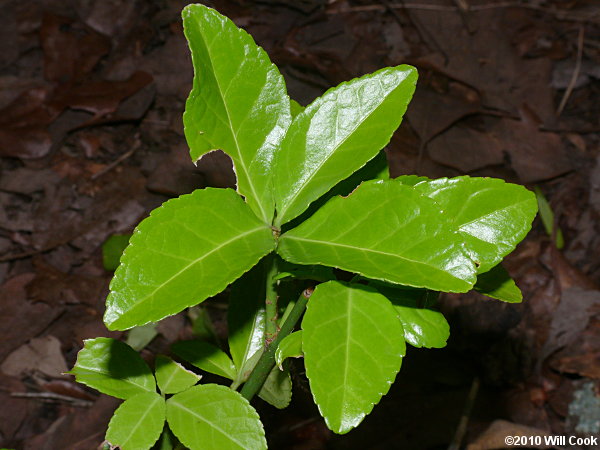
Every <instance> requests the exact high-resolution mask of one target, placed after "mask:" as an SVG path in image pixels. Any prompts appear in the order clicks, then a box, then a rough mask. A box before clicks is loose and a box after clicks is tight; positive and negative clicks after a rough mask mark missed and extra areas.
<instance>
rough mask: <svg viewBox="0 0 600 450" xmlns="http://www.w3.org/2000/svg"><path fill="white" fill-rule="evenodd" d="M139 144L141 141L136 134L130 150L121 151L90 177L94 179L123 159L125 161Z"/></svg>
mask: <svg viewBox="0 0 600 450" xmlns="http://www.w3.org/2000/svg"><path fill="white" fill-rule="evenodd" d="M140 146H141V141H140V140H139V137H138V136H136V139H135V143H134V144H133V147H131V149H130V150H128V151H127V152H125V153H123V154H122V155H121V156H119V157H118V158H117V159H115V160H114V161H113V162H111V163H110V164H109V165H108V166H106V167H105V168H103V169H102V170H100V171H98V172H96V173H95V174H94V175H92V176H91V177H90V178H91V179H92V180H95V179H97V178H100V177H101V176H102V175H104V174H105V173H107V172H110V171H111V170H113V169H114V168H115V167H117V166H118V165H119V164H121V163H122V162H123V161H125V160H126V159H127V158H129V157H131V155H133V154H134V153H135V152H136V150H137V149H138V148H140Z"/></svg>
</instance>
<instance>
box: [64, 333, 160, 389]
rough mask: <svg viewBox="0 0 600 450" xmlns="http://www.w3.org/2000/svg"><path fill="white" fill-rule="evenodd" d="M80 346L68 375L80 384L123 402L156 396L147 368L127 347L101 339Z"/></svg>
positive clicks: (113, 340)
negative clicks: (130, 398) (146, 396)
mask: <svg viewBox="0 0 600 450" xmlns="http://www.w3.org/2000/svg"><path fill="white" fill-rule="evenodd" d="M83 342H84V347H83V348H82V349H81V350H80V351H79V353H78V354H77V362H76V363H75V367H73V370H71V371H69V372H67V373H70V374H72V375H75V379H76V380H77V381H78V382H79V383H83V384H85V385H86V386H89V387H92V388H94V389H97V390H98V391H100V392H102V393H104V394H108V395H112V396H113V397H117V398H123V399H127V398H129V397H133V396H134V395H136V394H143V393H146V392H156V381H154V376H153V375H152V372H151V371H150V367H148V365H147V364H146V363H145V362H144V360H143V359H142V358H141V357H140V355H138V353H137V352H136V351H135V350H133V349H132V348H131V347H129V346H128V345H127V344H124V343H123V342H121V341H117V340H115V339H110V338H102V337H100V338H95V339H86V340H85V341H83Z"/></svg>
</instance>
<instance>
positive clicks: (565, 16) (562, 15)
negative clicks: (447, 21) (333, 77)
mask: <svg viewBox="0 0 600 450" xmlns="http://www.w3.org/2000/svg"><path fill="white" fill-rule="evenodd" d="M388 6H389V7H390V8H394V9H409V10H410V9H416V10H423V11H441V12H456V11H460V8H459V7H458V6H450V5H433V4H428V3H390V4H389V5H388ZM506 8H524V9H532V10H534V11H539V12H541V13H544V14H549V15H551V16H554V17H555V18H556V19H558V20H565V21H570V22H590V23H600V12H596V13H593V14H587V15H586V14H575V13H571V12H568V11H562V10H559V9H556V8H549V7H544V6H540V5H535V4H531V3H523V2H498V3H489V4H486V5H472V6H469V9H468V11H470V12H478V11H487V10H491V9H506ZM385 9H386V6H383V5H360V6H351V7H341V8H338V9H330V10H329V11H327V13H328V14H340V13H346V12H369V11H384V10H385Z"/></svg>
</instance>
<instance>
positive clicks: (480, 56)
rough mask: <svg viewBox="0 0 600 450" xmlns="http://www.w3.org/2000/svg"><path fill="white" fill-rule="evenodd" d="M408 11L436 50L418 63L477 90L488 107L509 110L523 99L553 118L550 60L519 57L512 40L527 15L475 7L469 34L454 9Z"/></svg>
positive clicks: (548, 120)
mask: <svg viewBox="0 0 600 450" xmlns="http://www.w3.org/2000/svg"><path fill="white" fill-rule="evenodd" d="M434 3H436V2H434ZM437 3H438V4H444V5H445V3H443V2H439V1H438V2H437ZM411 15H413V16H414V17H416V18H418V20H419V21H420V22H421V24H422V27H423V28H424V29H425V30H426V31H427V33H426V35H425V37H426V40H427V41H428V42H427V43H428V44H429V47H430V48H431V49H432V50H433V51H435V52H436V53H434V54H432V55H429V56H427V57H425V58H422V59H421V60H420V63H421V64H423V65H428V66H429V67H432V68H435V70H437V71H438V72H441V73H443V74H445V75H447V76H449V77H450V78H453V79H455V80H459V81H461V82H462V83H464V84H466V85H468V86H472V87H473V88H475V89H477V91H478V92H479V93H480V94H481V95H482V102H483V104H484V105H485V106H487V107H489V108H492V109H496V110H502V111H507V112H510V113H513V114H514V113H516V112H517V110H518V109H519V108H520V107H521V105H522V104H523V103H527V104H528V105H530V106H531V108H532V109H533V110H534V111H535V112H536V114H537V115H538V116H539V117H541V118H542V120H543V121H544V123H547V122H550V121H551V120H552V119H554V107H553V106H554V105H553V92H552V89H551V87H550V85H549V83H548V81H549V78H550V69H551V62H550V60H548V59H546V58H537V59H526V58H521V57H520V56H519V54H518V52H517V49H515V48H514V47H513V46H512V44H511V39H512V37H513V34H512V33H513V30H514V29H516V28H518V27H519V24H520V23H526V22H527V18H526V17H523V16H522V15H521V14H516V15H514V14H513V11H511V10H510V9H498V10H490V11H479V12H477V14H476V15H472V16H471V17H472V19H473V21H474V23H473V24H474V28H475V30H476V31H475V32H474V33H472V34H471V33H469V32H468V30H467V29H466V27H465V25H464V23H463V21H462V19H461V16H460V14H458V12H457V13H449V12H443V11H435V10H427V11H425V10H415V11H411Z"/></svg>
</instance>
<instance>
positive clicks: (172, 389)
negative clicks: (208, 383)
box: [154, 355, 202, 394]
mask: <svg viewBox="0 0 600 450" xmlns="http://www.w3.org/2000/svg"><path fill="white" fill-rule="evenodd" d="M154 364H155V368H154V374H155V375H156V381H158V387H159V389H160V392H162V393H163V394H177V393H178V392H181V391H185V390H186V389H187V388H189V387H192V386H193V385H195V384H196V383H197V382H198V381H200V378H202V377H201V376H200V375H197V374H195V373H194V372H190V371H189V370H187V369H186V368H184V367H183V366H182V365H181V364H179V363H176V362H175V361H173V360H172V359H171V358H169V357H167V356H163V355H158V356H157V357H156V361H155V363H154Z"/></svg>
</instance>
